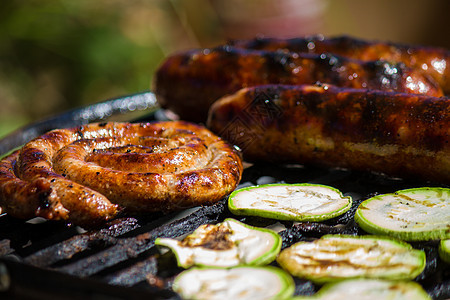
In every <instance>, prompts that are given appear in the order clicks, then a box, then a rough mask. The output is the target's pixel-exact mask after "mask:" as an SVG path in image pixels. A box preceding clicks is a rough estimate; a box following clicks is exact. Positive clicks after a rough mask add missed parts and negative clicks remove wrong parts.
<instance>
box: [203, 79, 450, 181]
mask: <svg viewBox="0 0 450 300" xmlns="http://www.w3.org/2000/svg"><path fill="white" fill-rule="evenodd" d="M207 124H208V127H209V128H210V129H211V130H212V131H214V132H216V133H218V134H219V135H221V136H223V137H224V138H225V139H228V140H229V141H230V142H231V143H235V144H237V145H238V146H240V147H241V148H242V150H243V154H244V159H245V160H249V161H272V162H290V163H292V162H294V163H301V164H316V165H322V166H331V167H346V168H351V169H355V170H371V171H376V172H383V173H386V174H389V175H394V176H401V177H403V176H405V177H408V176H412V177H417V178H422V179H423V178H424V179H427V180H434V181H439V182H445V183H450V144H449V134H450V100H449V98H446V97H442V98H434V97H428V96H421V95H410V94H399V93H392V92H381V91H368V90H360V89H346V88H338V87H333V86H328V85H323V86H316V85H303V86H283V85H279V86H276V85H269V86H259V87H251V88H245V89H242V90H240V91H239V92H237V93H236V94H234V95H231V96H228V97H224V98H223V99H221V100H218V101H217V102H216V103H214V104H213V106H212V107H211V110H210V114H209V119H208V123H207Z"/></svg>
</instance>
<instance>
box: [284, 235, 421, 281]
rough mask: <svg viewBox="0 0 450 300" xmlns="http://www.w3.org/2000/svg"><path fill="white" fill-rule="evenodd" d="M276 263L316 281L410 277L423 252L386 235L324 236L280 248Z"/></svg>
mask: <svg viewBox="0 0 450 300" xmlns="http://www.w3.org/2000/svg"><path fill="white" fill-rule="evenodd" d="M277 262H278V264H279V265H280V266H281V267H282V268H283V269H285V270H286V271H288V272H289V273H291V274H292V275H294V276H297V277H300V278H304V279H309V280H312V281H313V282H316V283H326V282H332V281H338V280H344V279H349V278H378V279H390V280H410V279H414V278H415V277H417V276H418V275H419V274H420V273H421V272H422V271H423V269H424V268H425V253H424V252H423V251H421V250H416V249H413V248H412V247H411V245H409V244H407V243H405V242H403V241H400V240H396V239H393V238H389V237H377V236H372V235H367V236H348V235H325V236H323V237H322V238H320V239H317V240H315V241H313V242H299V243H296V244H294V245H292V246H291V247H289V248H287V249H284V250H283V251H281V253H280V255H279V256H278V258H277Z"/></svg>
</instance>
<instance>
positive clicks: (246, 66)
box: [155, 46, 443, 122]
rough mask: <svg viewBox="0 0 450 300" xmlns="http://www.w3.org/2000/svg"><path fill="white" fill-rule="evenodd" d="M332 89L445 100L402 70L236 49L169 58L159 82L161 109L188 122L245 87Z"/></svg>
mask: <svg viewBox="0 0 450 300" xmlns="http://www.w3.org/2000/svg"><path fill="white" fill-rule="evenodd" d="M316 82H322V83H330V84H334V85H337V86H342V87H351V88H366V89H377V90H383V91H396V92H408V93H419V94H427V95H431V96H442V95H443V93H442V90H441V89H440V88H439V87H438V86H437V85H436V84H435V82H434V81H433V80H431V79H430V78H428V77H426V76H424V75H423V74H421V73H420V72H419V71H418V70H414V69H409V68H407V67H405V66H404V64H391V63H388V62H384V61H376V62H373V61H371V62H363V61H359V60H353V59H349V58H345V57H340V56H335V55H331V54H320V55H317V54H308V53H291V52H287V53H285V52H276V51H275V52H274V51H257V50H246V49H238V48H233V47H229V46H227V47H218V48H214V49H203V50H193V51H188V52H184V53H179V54H175V55H173V56H171V57H169V58H168V59H167V60H166V61H165V62H164V63H163V64H162V66H161V67H160V68H159V69H158V71H157V73H156V76H155V94H156V96H157V99H158V101H159V102H160V104H161V105H162V106H163V107H165V108H168V109H170V110H172V111H174V112H175V113H176V114H178V115H179V116H180V117H181V118H182V119H184V120H190V121H197V122H204V121H205V120H206V117H207V112H208V109H209V107H210V106H211V104H212V103H213V102H214V101H215V100H217V99H219V98H220V97H222V96H224V95H228V94H232V93H234V92H236V91H237V90H239V89H240V88H243V87H248V86H254V85H262V84H314V83H316Z"/></svg>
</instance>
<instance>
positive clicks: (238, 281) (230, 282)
mask: <svg viewBox="0 0 450 300" xmlns="http://www.w3.org/2000/svg"><path fill="white" fill-rule="evenodd" d="M294 289H295V284H294V281H293V279H292V277H291V276H290V275H289V274H287V273H286V272H284V271H283V270H281V269H279V268H275V267H270V266H266V267H249V266H241V267H235V268H230V269H223V268H191V269H189V270H186V271H184V272H181V273H180V274H179V275H178V276H177V277H176V278H175V281H174V283H173V290H174V291H175V292H177V293H178V294H180V296H181V297H182V298H183V299H208V300H214V299H220V300H222V299H252V300H253V299H277V300H278V299H280V300H283V299H290V298H291V297H292V295H293V294H294Z"/></svg>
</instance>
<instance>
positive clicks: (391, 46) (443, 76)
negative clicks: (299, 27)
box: [229, 35, 450, 94]
mask: <svg viewBox="0 0 450 300" xmlns="http://www.w3.org/2000/svg"><path fill="white" fill-rule="evenodd" d="M229 45H230V46H233V47H237V48H243V49H252V50H266V51H288V52H296V53H316V54H322V53H333V54H336V55H340V56H345V57H349V58H353V59H358V60H363V61H376V60H384V61H388V62H391V63H403V64H405V65H406V66H407V67H411V68H415V69H419V70H421V71H422V72H423V73H425V74H428V75H429V76H431V77H433V79H434V80H435V81H436V82H437V83H438V84H439V85H440V86H441V87H442V89H443V90H444V92H445V93H446V94H450V51H448V50H446V49H443V48H434V47H424V46H412V45H401V44H396V43H389V42H378V41H366V40H362V39H357V38H353V37H349V36H337V37H331V38H325V37H324V36H322V35H316V36H309V37H301V38H291V39H279V38H264V37H260V38H255V39H252V40H235V41H230V42H229Z"/></svg>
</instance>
